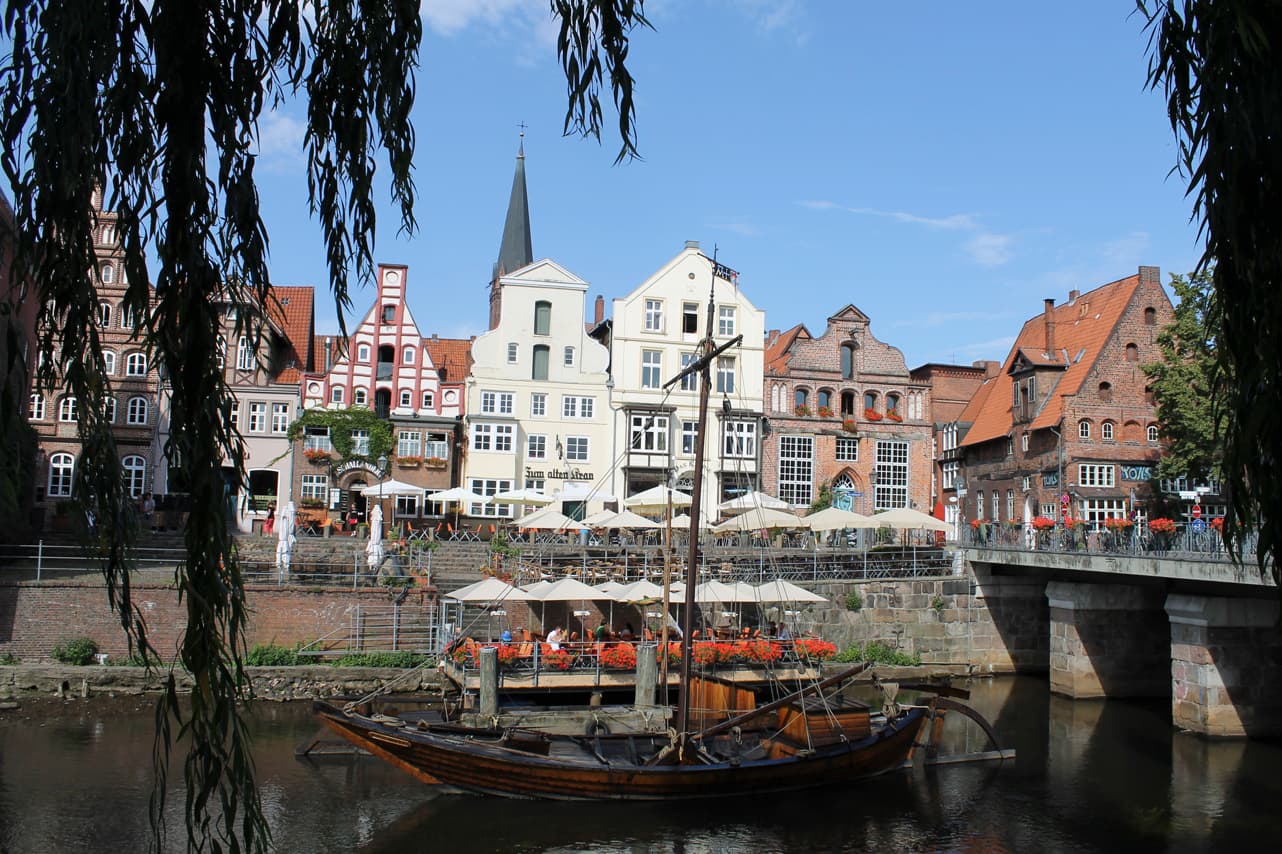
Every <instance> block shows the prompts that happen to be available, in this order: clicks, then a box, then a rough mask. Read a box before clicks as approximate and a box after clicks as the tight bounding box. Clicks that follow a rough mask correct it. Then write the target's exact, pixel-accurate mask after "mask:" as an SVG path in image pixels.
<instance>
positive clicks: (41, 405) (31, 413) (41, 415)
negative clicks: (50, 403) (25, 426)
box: [27, 392, 45, 421]
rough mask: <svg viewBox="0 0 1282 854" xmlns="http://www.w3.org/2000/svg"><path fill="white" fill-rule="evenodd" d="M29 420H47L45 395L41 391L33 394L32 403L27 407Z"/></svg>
mask: <svg viewBox="0 0 1282 854" xmlns="http://www.w3.org/2000/svg"><path fill="white" fill-rule="evenodd" d="M27 420H28V421H44V420H45V396H44V395H43V394H40V393H38V392H37V393H36V394H33V395H31V402H30V405H29V406H28V407H27Z"/></svg>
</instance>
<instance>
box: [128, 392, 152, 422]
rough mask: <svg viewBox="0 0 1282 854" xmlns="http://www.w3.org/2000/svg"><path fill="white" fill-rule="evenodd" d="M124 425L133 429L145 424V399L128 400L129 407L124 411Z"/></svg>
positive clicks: (133, 398) (132, 398)
mask: <svg viewBox="0 0 1282 854" xmlns="http://www.w3.org/2000/svg"><path fill="white" fill-rule="evenodd" d="M125 423H126V424H132V425H134V426H135V427H136V426H140V425H144V424H146V423H147V398H145V397H131V398H129V406H128V408H127V409H126V410H125Z"/></svg>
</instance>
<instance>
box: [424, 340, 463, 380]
mask: <svg viewBox="0 0 1282 854" xmlns="http://www.w3.org/2000/svg"><path fill="white" fill-rule="evenodd" d="M474 340H475V339H474V338H438V337H436V336H435V335H433V336H432V337H431V338H424V339H423V346H424V347H425V348H427V354H428V355H429V356H431V357H432V364H434V365H435V366H436V370H437V371H438V372H439V371H442V370H444V372H445V382H462V381H463V378H464V377H466V376H467V375H468V374H470V373H471V372H472V342H473V341H474Z"/></svg>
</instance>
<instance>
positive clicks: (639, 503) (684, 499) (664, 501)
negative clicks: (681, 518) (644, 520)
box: [623, 483, 691, 514]
mask: <svg viewBox="0 0 1282 854" xmlns="http://www.w3.org/2000/svg"><path fill="white" fill-rule="evenodd" d="M669 499H671V500H669ZM690 501H691V498H690V496H689V495H687V494H686V493H684V492H678V491H677V490H675V489H672V488H671V487H669V486H667V485H666V484H662V483H661V484H659V485H658V486H652V487H650V488H649V489H647V490H645V491H644V492H638V493H637V494H636V495H633V496H630V497H628V498H625V499H623V506H624V507H627V508H628V509H629V510H632V511H633V512H636V513H651V514H655V513H667V512H668V507H669V506H671V507H689V506H690Z"/></svg>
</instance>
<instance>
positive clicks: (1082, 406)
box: [958, 267, 1173, 525]
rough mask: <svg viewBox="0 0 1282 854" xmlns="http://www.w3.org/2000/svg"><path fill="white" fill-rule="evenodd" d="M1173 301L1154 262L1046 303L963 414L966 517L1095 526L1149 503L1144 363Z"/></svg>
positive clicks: (1153, 447)
mask: <svg viewBox="0 0 1282 854" xmlns="http://www.w3.org/2000/svg"><path fill="white" fill-rule="evenodd" d="M1172 316H1173V309H1172V306H1171V302H1170V299H1169V298H1168V296H1167V294H1166V291H1165V290H1164V289H1163V288H1162V284H1161V281H1160V272H1159V270H1158V268H1157V267H1140V268H1139V271H1138V273H1137V274H1136V275H1134V276H1128V277H1127V278H1124V279H1120V280H1118V281H1116V282H1110V283H1109V284H1106V285H1102V286H1100V287H1098V288H1095V289H1094V290H1092V291H1088V292H1087V293H1079V292H1078V291H1070V292H1069V295H1068V302H1066V303H1064V304H1062V305H1059V306H1056V305H1055V304H1054V300H1051V299H1048V300H1046V301H1045V305H1044V308H1043V311H1042V313H1041V314H1040V315H1038V316H1036V317H1033V318H1030V319H1029V320H1028V321H1027V322H1026V323H1025V324H1024V327H1023V329H1021V330H1020V333H1019V336H1018V338H1017V339H1016V341H1015V344H1014V346H1013V347H1012V348H1011V351H1010V354H1009V355H1008V356H1007V357H1006V360H1005V361H1004V362H1003V365H1002V370H1001V371H1000V372H999V373H998V374H997V375H996V376H994V377H992V378H991V379H989V380H987V381H986V382H985V383H984V385H983V386H981V388H980V390H979V391H978V392H977V393H976V395H975V397H974V399H973V400H972V402H971V404H970V406H968V407H967V408H966V410H965V411H964V412H963V413H962V415H961V416H960V417H959V419H958V420H959V422H963V423H966V422H969V423H970V427H969V429H968V430H967V431H966V433H965V435H964V437H960V447H961V453H962V469H963V472H962V474H963V477H964V487H963V488H959V489H958V495H959V496H961V501H960V504H961V506H962V513H963V516H964V518H965V519H966V520H974V519H984V520H989V521H998V520H999V521H1002V522H1023V523H1024V524H1027V523H1028V522H1029V521H1030V520H1031V519H1032V518H1033V517H1034V516H1048V517H1052V518H1054V517H1057V516H1060V515H1063V514H1065V513H1068V514H1071V515H1072V516H1073V517H1074V518H1081V519H1085V520H1087V521H1088V522H1090V523H1091V524H1092V525H1099V524H1100V523H1101V522H1102V521H1103V520H1104V519H1106V518H1110V517H1121V516H1125V515H1127V514H1128V513H1130V512H1131V511H1132V510H1133V509H1135V510H1139V511H1141V512H1142V511H1143V508H1144V505H1145V503H1146V502H1147V501H1149V500H1150V497H1151V495H1152V493H1151V490H1150V479H1151V478H1152V475H1153V470H1154V466H1155V464H1156V462H1157V459H1158V457H1159V456H1160V454H1161V446H1160V443H1159V440H1158V426H1157V422H1156V416H1155V413H1154V408H1153V398H1152V393H1151V391H1150V390H1149V388H1148V386H1147V380H1146V378H1145V376H1144V372H1143V370H1142V369H1141V366H1142V365H1144V364H1146V363H1149V362H1155V361H1158V360H1159V359H1160V358H1161V353H1160V351H1159V349H1158V347H1157V335H1158V333H1159V332H1160V331H1161V329H1162V327H1163V326H1165V325H1167V324H1168V323H1170V322H1171V319H1172Z"/></svg>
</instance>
